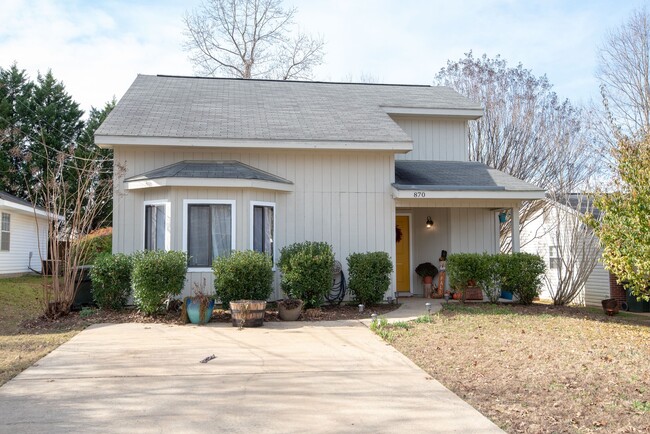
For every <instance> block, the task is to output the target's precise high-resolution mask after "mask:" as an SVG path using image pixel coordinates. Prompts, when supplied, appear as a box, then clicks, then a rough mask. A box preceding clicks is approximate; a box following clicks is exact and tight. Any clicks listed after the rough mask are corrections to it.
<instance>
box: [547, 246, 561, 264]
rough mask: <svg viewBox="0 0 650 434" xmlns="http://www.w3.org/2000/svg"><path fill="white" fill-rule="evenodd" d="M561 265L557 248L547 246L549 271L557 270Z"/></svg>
mask: <svg viewBox="0 0 650 434" xmlns="http://www.w3.org/2000/svg"><path fill="white" fill-rule="evenodd" d="M561 264H562V261H561V258H560V251H559V249H558V248H557V246H549V248H548V267H549V268H551V269H554V270H556V269H559V268H560V265H561Z"/></svg>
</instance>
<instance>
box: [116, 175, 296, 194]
mask: <svg viewBox="0 0 650 434" xmlns="http://www.w3.org/2000/svg"><path fill="white" fill-rule="evenodd" d="M124 184H126V188H127V190H140V189H144V188H156V187H220V188H259V189H262V190H274V191H293V189H294V187H293V184H287V183H282V182H274V181H265V180H259V179H241V178H178V177H163V178H155V179H135V180H131V181H124Z"/></svg>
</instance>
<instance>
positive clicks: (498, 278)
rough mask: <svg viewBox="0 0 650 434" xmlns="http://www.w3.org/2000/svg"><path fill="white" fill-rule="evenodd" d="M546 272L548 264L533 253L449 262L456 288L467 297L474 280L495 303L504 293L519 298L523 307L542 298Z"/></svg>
mask: <svg viewBox="0 0 650 434" xmlns="http://www.w3.org/2000/svg"><path fill="white" fill-rule="evenodd" d="M545 268H546V267H545V265H544V260H543V259H542V258H541V257H540V256H538V255H532V254H530V253H513V254H496V255H490V254H487V253H483V254H479V253H455V254H452V255H449V257H448V258H447V275H448V277H449V284H450V286H451V287H452V288H454V289H457V290H458V291H460V292H461V293H463V294H464V292H465V290H466V289H467V284H468V282H469V281H470V280H473V281H475V282H476V284H477V285H478V286H480V287H481V289H482V290H483V291H484V292H485V293H486V295H487V296H488V299H489V300H490V301H491V302H493V303H496V302H497V301H498V299H499V296H500V293H501V290H504V291H510V292H512V293H513V294H515V295H516V296H517V298H518V299H519V302H520V303H522V304H531V303H532V302H533V299H534V298H535V297H537V296H538V295H539V287H540V285H541V283H542V275H543V274H544V271H545Z"/></svg>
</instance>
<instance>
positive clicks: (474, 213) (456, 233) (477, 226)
mask: <svg viewBox="0 0 650 434" xmlns="http://www.w3.org/2000/svg"><path fill="white" fill-rule="evenodd" d="M450 220H451V222H452V223H451V225H450V231H449V234H450V238H449V244H450V249H449V253H460V252H466V253H483V252H487V253H497V252H498V250H499V239H498V236H497V233H498V220H497V215H496V213H495V212H494V211H491V210H489V209H484V208H451V210H450Z"/></svg>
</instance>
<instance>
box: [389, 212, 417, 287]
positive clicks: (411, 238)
mask: <svg viewBox="0 0 650 434" xmlns="http://www.w3.org/2000/svg"><path fill="white" fill-rule="evenodd" d="M397 216H406V217H408V218H409V267H408V268H409V294H411V295H413V288H414V287H415V285H414V284H413V275H414V274H415V272H411V267H412V266H413V213H412V212H410V211H400V212H397V211H396V212H395V217H397ZM395 224H396V225H397V218H395ZM393 232H394V229H393ZM395 291H397V251H396V252H395ZM401 292H403V293H404V292H406V291H401Z"/></svg>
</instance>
